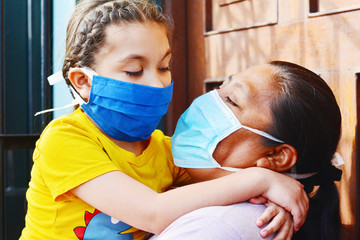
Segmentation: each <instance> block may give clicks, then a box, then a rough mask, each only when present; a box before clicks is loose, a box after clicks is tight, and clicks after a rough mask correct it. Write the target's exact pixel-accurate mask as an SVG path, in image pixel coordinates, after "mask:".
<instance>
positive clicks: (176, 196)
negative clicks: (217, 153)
mask: <svg viewBox="0 0 360 240" xmlns="http://www.w3.org/2000/svg"><path fill="white" fill-rule="evenodd" d="M234 183H237V184H234ZM72 192H73V193H74V194H75V195H76V196H78V197H79V198H81V199H82V200H84V201H85V202H87V203H89V204H90V205H92V206H94V207H95V208H97V209H99V210H100V211H102V212H104V213H106V214H108V215H110V216H113V217H115V218H117V219H118V220H121V221H124V222H126V223H127V224H130V225H132V226H134V227H137V228H140V229H142V230H145V231H148V232H152V233H156V234H159V233H160V232H161V231H163V230H164V229H165V228H166V227H167V226H168V225H169V224H170V223H171V222H173V221H174V220H175V219H177V218H178V217H180V216H182V215H183V214H185V213H188V212H190V211H193V210H195V209H198V208H202V207H206V206H214V205H229V204H233V203H236V202H242V201H245V200H247V199H249V198H251V197H255V196H259V195H263V196H264V197H266V198H268V199H270V200H271V201H273V202H275V203H277V204H278V205H280V206H282V207H284V208H285V209H287V210H288V211H289V212H291V214H292V215H293V216H294V224H295V227H297V228H299V227H300V226H301V225H302V224H303V223H304V221H305V217H306V213H307V210H308V198H307V196H306V193H305V192H304V191H303V188H302V185H301V184H300V183H299V182H297V181H296V180H294V179H292V178H290V177H288V176H285V175H283V174H278V173H274V172H272V171H270V170H267V169H263V168H248V169H244V170H243V171H241V172H239V173H234V174H231V175H228V176H225V177H222V178H218V179H215V180H211V181H206V182H201V183H196V184H191V185H187V186H184V187H179V188H176V189H174V190H171V191H167V192H164V193H156V192H155V191H153V190H152V189H150V188H148V187H147V186H145V185H143V184H141V183H139V182H137V181H136V180H134V179H132V178H131V177H129V176H127V175H126V174H124V173H122V172H120V171H114V172H109V173H106V174H103V175H101V176H99V177H97V178H94V179H92V180H90V181H88V182H86V183H84V184H82V185H80V186H79V187H77V188H75V189H73V190H72Z"/></svg>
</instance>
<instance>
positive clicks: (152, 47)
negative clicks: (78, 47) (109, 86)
mask: <svg viewBox="0 0 360 240" xmlns="http://www.w3.org/2000/svg"><path fill="white" fill-rule="evenodd" d="M166 33H167V32H166V29H165V27H163V26H161V25H159V24H157V23H154V22H145V23H125V24H124V23H122V24H120V25H115V24H112V25H110V26H109V27H108V28H107V29H106V31H105V34H106V35H105V43H104V44H103V45H102V47H101V48H100V50H99V51H98V52H97V53H96V54H95V64H94V70H95V71H96V72H97V73H98V74H99V75H100V76H104V77H109V78H113V79H118V80H121V81H126V82H133V83H138V84H143V85H148V86H154V87H166V86H168V85H170V83H171V74H170V71H169V62H170V60H171V50H170V46H169V40H168V37H167V34H166Z"/></svg>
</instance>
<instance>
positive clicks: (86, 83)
mask: <svg viewBox="0 0 360 240" xmlns="http://www.w3.org/2000/svg"><path fill="white" fill-rule="evenodd" d="M68 77H69V80H70V82H71V84H72V85H73V86H74V88H75V89H76V91H77V92H78V93H79V94H80V95H81V97H82V98H84V99H89V96H90V89H91V79H90V78H89V77H88V76H87V75H86V74H85V73H84V72H83V71H81V69H80V68H72V69H70V71H69V75H68Z"/></svg>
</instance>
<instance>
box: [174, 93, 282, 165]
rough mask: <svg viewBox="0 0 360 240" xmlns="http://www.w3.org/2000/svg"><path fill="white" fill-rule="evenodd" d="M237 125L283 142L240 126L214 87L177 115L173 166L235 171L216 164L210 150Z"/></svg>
mask: <svg viewBox="0 0 360 240" xmlns="http://www.w3.org/2000/svg"><path fill="white" fill-rule="evenodd" d="M240 128H245V129H247V130H249V131H251V132H254V133H256V134H258V135H261V136H263V137H266V138H269V139H271V140H273V141H275V142H279V143H283V141H281V140H279V139H277V138H275V137H273V136H271V135H270V134H268V133H266V132H263V131H260V130H257V129H254V128H250V127H247V126H244V125H242V124H241V123H240V122H239V120H238V119H237V118H236V116H235V114H234V113H233V112H232V111H231V109H230V108H229V107H228V106H227V105H226V104H225V102H224V101H223V100H222V99H221V98H220V96H219V94H218V92H217V91H216V90H214V91H211V92H209V93H206V94H204V95H202V96H200V97H198V98H197V99H195V100H194V102H193V103H192V104H191V105H190V107H189V108H188V109H187V110H186V111H185V112H184V113H183V114H182V115H181V117H180V119H179V121H178V123H177V126H176V129H175V133H174V135H173V137H172V138H171V144H172V152H173V156H174V161H175V165H177V166H179V167H184V168H222V169H224V170H228V171H237V170H238V169H236V168H231V167H222V166H220V164H219V163H218V162H217V161H216V160H215V159H214V158H213V153H214V150H215V148H216V146H217V144H218V143H219V142H220V141H221V140H223V139H224V138H226V137H227V136H229V135H230V134H231V133H233V132H235V131H237V130H239V129H240Z"/></svg>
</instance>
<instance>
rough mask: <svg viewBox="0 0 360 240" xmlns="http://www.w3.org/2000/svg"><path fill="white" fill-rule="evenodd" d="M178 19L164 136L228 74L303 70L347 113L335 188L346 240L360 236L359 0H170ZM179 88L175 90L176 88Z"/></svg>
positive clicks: (166, 5)
mask: <svg viewBox="0 0 360 240" xmlns="http://www.w3.org/2000/svg"><path fill="white" fill-rule="evenodd" d="M163 3H164V9H165V12H167V13H169V14H170V15H172V16H173V18H174V23H175V35H174V39H173V41H172V42H173V48H174V53H175V54H174V60H173V78H174V80H175V92H174V102H173V103H172V106H171V109H172V111H171V113H170V114H169V116H168V118H167V121H166V123H167V126H168V127H167V129H166V131H167V133H168V134H169V135H171V134H172V132H173V129H174V126H175V124H176V120H177V119H178V117H179V116H180V114H181V113H182V112H183V111H184V110H185V108H186V107H187V106H188V105H189V104H190V103H191V101H192V100H193V99H194V98H195V97H197V96H199V95H200V94H202V93H204V92H205V91H206V90H209V89H211V88H213V87H214V86H217V85H218V84H220V83H221V81H222V79H224V77H225V76H227V75H229V74H232V73H236V72H239V71H242V70H244V69H246V68H248V67H249V66H252V65H257V64H260V63H265V62H268V61H270V60H285V61H291V62H295V63H297V64H300V65H303V66H305V67H307V68H309V69H311V70H313V71H314V72H316V73H318V74H321V76H322V77H323V78H324V79H325V80H326V81H327V82H328V84H329V85H330V87H331V88H332V90H333V91H334V93H335V96H336V98H337V101H338V103H339V105H340V109H341V112H342V119H343V123H342V137H341V140H340V145H339V148H338V152H339V153H340V154H341V155H342V157H343V159H344V161H345V165H344V166H343V167H342V170H343V176H342V180H341V182H340V183H339V184H338V189H339V193H340V201H341V202H340V204H341V206H340V208H341V218H342V223H343V225H344V226H345V227H346V229H347V232H344V233H343V236H342V239H360V235H359V209H358V207H357V206H360V205H359V168H360V167H359V164H358V162H359V160H360V159H359V160H358V158H359V157H358V156H359V152H358V150H359V149H360V143H359V141H360V140H359V137H358V136H360V135H359V130H357V126H359V125H358V123H359V122H358V121H359V120H358V117H357V115H358V112H359V111H360V110H359V109H360V107H359V104H360V90H359V89H360V87H359V81H360V24H359V23H360V1H358V0H292V1H288V0H176V1H174V0H165V1H163ZM177 87H178V88H177Z"/></svg>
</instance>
